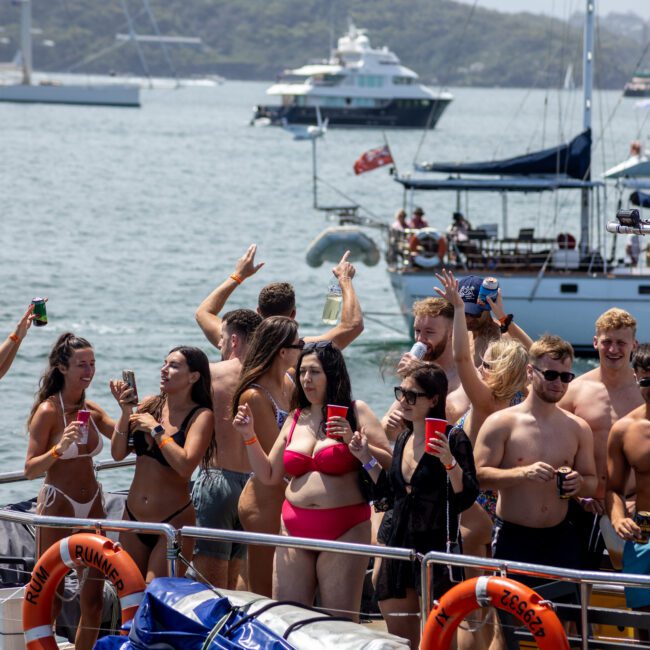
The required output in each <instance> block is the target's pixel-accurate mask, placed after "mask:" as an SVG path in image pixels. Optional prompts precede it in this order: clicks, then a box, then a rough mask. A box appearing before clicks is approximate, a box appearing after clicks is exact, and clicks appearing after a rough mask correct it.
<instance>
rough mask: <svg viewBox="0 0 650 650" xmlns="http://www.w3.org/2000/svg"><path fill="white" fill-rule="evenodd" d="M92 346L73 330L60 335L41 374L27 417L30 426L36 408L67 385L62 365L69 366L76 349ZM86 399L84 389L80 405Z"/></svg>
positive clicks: (85, 348)
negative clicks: (61, 368)
mask: <svg viewBox="0 0 650 650" xmlns="http://www.w3.org/2000/svg"><path fill="white" fill-rule="evenodd" d="M92 347H93V346H92V345H90V343H89V342H88V341H87V340H86V339H82V338H81V337H80V336H75V335H74V334H73V333H72V332H65V334H61V336H59V338H58V339H57V341H56V343H55V344H54V346H53V347H52V350H50V354H49V356H48V358H47V368H46V370H45V372H44V373H43V375H42V376H41V379H40V382H39V385H38V392H37V393H36V397H35V399H34V404H33V406H32V410H31V412H30V414H29V418H28V419H27V426H28V427H29V425H30V424H31V421H32V418H33V417H34V413H36V409H37V408H38V407H39V406H40V405H41V404H42V403H43V402H44V401H45V400H46V399H48V398H49V397H52V395H56V394H57V393H59V392H61V390H63V386H64V385H65V376H64V375H63V373H62V372H61V370H60V366H63V367H64V368H69V367H70V359H71V358H72V355H73V354H74V352H75V351H77V350H88V349H89V348H90V349H92ZM85 399H86V391H83V393H82V394H81V401H80V403H79V405H81V404H83V403H84V400H85Z"/></svg>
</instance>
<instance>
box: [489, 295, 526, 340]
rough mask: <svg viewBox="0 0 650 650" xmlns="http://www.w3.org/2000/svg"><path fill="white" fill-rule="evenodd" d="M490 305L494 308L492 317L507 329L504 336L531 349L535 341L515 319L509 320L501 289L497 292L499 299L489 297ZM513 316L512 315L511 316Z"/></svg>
mask: <svg viewBox="0 0 650 650" xmlns="http://www.w3.org/2000/svg"><path fill="white" fill-rule="evenodd" d="M487 301H488V304H489V305H490V307H491V308H492V316H493V317H494V319H495V320H496V321H497V322H498V323H499V325H502V326H504V327H507V329H506V331H505V332H504V333H503V335H504V336H507V337H508V338H511V339H514V340H515V341H519V343H521V344H522V345H523V346H524V347H525V348H526V350H529V349H530V346H531V345H532V344H533V339H531V338H530V336H528V334H526V332H524V330H523V329H521V327H519V325H517V323H516V322H515V320H514V317H512V318H509V316H508V314H506V309H505V307H504V306H503V297H502V295H501V289H499V290H498V291H497V299H496V300H492V298H491V297H490V296H488V297H487ZM510 316H512V315H510Z"/></svg>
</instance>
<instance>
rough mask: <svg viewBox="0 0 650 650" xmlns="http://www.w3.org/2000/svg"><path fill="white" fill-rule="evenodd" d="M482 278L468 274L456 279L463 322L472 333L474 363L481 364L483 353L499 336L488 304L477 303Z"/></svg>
mask: <svg viewBox="0 0 650 650" xmlns="http://www.w3.org/2000/svg"><path fill="white" fill-rule="evenodd" d="M481 284H483V278H479V277H478V276H477V275H468V276H467V277H464V278H461V279H460V280H459V281H458V292H459V293H460V295H461V298H462V299H463V302H464V303H465V322H466V323H467V329H468V331H470V332H471V333H472V343H473V344H474V365H476V367H478V366H480V365H481V362H482V359H483V355H484V354H485V351H486V350H487V348H488V346H489V345H490V343H492V341H495V340H497V339H498V338H500V336H501V332H500V330H499V325H497V323H495V322H494V320H493V319H492V315H491V314H490V308H489V306H483V305H480V304H478V302H477V300H478V292H479V291H480V289H481Z"/></svg>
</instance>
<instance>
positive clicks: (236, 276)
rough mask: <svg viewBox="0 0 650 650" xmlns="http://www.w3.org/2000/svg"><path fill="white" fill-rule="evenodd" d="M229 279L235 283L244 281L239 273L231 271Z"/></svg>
mask: <svg viewBox="0 0 650 650" xmlns="http://www.w3.org/2000/svg"><path fill="white" fill-rule="evenodd" d="M230 279H231V280H234V281H235V282H236V283H237V284H241V283H242V282H243V281H244V278H242V277H241V275H237V274H236V273H232V274H231V276H230Z"/></svg>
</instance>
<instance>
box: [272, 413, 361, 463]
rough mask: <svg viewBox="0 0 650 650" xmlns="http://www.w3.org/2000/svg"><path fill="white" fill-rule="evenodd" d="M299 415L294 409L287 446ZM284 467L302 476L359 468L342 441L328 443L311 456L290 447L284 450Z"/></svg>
mask: <svg viewBox="0 0 650 650" xmlns="http://www.w3.org/2000/svg"><path fill="white" fill-rule="evenodd" d="M299 417H300V409H296V412H295V414H294V416H293V422H292V423H291V430H290V431H289V436H288V437H287V447H288V446H289V444H290V443H291V438H292V437H293V430H294V429H295V428H296V422H298V418H299ZM283 458H284V469H285V471H286V472H287V474H290V475H291V476H302V475H303V474H306V473H307V472H321V473H322V474H330V475H332V476H342V475H343V474H348V473H350V472H354V471H356V470H357V469H359V465H360V463H359V461H358V460H357V459H356V458H355V457H354V456H353V455H352V454H351V453H350V450H349V449H348V446H347V445H346V444H345V443H343V442H337V443H336V444H333V445H328V446H327V447H324V448H323V449H320V450H319V451H317V452H316V453H315V454H314V455H313V456H309V455H308V454H304V453H302V452H300V451H293V450H292V449H285V450H284V455H283Z"/></svg>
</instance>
